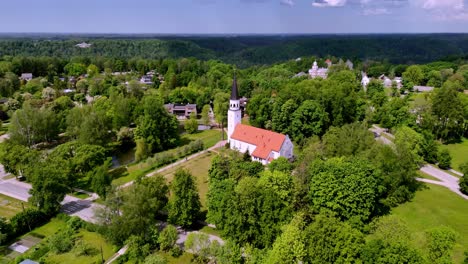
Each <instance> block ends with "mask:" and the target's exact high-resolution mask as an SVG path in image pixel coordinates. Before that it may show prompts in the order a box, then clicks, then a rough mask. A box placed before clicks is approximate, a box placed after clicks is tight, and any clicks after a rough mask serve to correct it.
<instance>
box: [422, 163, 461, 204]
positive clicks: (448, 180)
mask: <svg viewBox="0 0 468 264" xmlns="http://www.w3.org/2000/svg"><path fill="white" fill-rule="evenodd" d="M420 171H422V172H424V173H426V174H428V175H431V176H432V177H434V178H437V179H439V180H440V182H437V181H433V180H428V179H421V178H418V180H419V181H422V182H427V183H432V184H437V185H441V186H445V187H447V188H448V189H450V190H451V191H452V192H454V193H456V194H458V195H460V196H461V197H463V198H465V199H467V200H468V195H465V194H463V193H462V192H460V187H459V185H458V181H459V178H457V177H455V176H452V175H450V174H448V173H446V172H445V171H443V170H441V169H438V168H436V167H434V166H431V165H424V166H423V167H421V169H420Z"/></svg>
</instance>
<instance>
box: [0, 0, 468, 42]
mask: <svg viewBox="0 0 468 264" xmlns="http://www.w3.org/2000/svg"><path fill="white" fill-rule="evenodd" d="M2 6H3V7H4V10H7V12H4V13H3V14H2V16H1V17H0V32H29V33H34V32H44V33H47V32H51V33H156V34H158V33H159V34H255V33H257V34H287V33H289V34H300V33H305V34H327V33H330V34H337V33H352V34H353V33H357V34H359V33H435V32H460V33H465V32H468V0H224V1H222V0H192V1H188V0H172V1H167V0H153V1H150V0H133V1H125V0H113V1H111V0H100V1H92V0H82V1H79V2H68V1H60V0H42V1H34V0H18V1H5V2H4V3H3V5H2Z"/></svg>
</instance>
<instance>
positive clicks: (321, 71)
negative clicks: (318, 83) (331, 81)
mask: <svg viewBox="0 0 468 264" xmlns="http://www.w3.org/2000/svg"><path fill="white" fill-rule="evenodd" d="M326 63H327V65H329V67H330V65H331V61H330V60H327V61H326ZM309 76H310V78H312V79H315V78H317V77H320V78H322V79H326V78H327V77H328V68H319V67H318V65H317V61H314V64H312V68H311V69H310V70H309Z"/></svg>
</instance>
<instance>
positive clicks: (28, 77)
mask: <svg viewBox="0 0 468 264" xmlns="http://www.w3.org/2000/svg"><path fill="white" fill-rule="evenodd" d="M32 78H33V75H32V73H22V74H21V77H20V80H25V81H30V80H32Z"/></svg>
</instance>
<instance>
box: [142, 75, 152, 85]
mask: <svg viewBox="0 0 468 264" xmlns="http://www.w3.org/2000/svg"><path fill="white" fill-rule="evenodd" d="M140 83H141V84H146V85H152V84H153V76H150V75H143V76H141V78H140Z"/></svg>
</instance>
